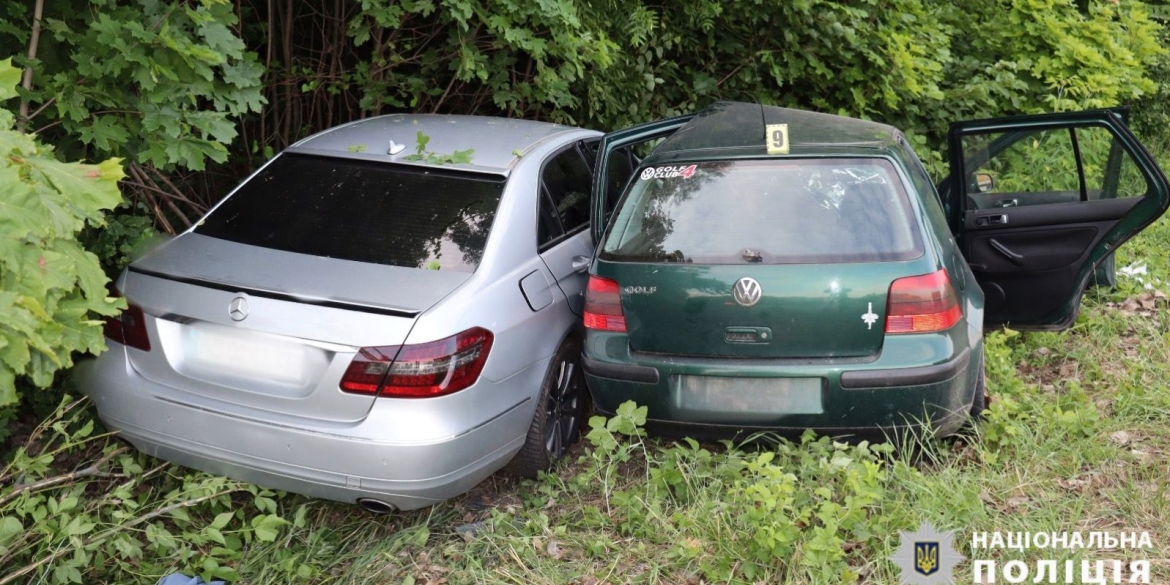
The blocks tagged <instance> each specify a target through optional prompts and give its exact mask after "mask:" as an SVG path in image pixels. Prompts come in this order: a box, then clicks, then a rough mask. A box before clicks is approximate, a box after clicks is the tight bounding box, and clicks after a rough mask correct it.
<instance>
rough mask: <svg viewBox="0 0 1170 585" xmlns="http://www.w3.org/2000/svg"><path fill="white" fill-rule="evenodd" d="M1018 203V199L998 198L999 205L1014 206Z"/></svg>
mask: <svg viewBox="0 0 1170 585" xmlns="http://www.w3.org/2000/svg"><path fill="white" fill-rule="evenodd" d="M1019 204H1020V200H1019V199H1000V200H999V206H1000V207H1016V206H1018V205H1019Z"/></svg>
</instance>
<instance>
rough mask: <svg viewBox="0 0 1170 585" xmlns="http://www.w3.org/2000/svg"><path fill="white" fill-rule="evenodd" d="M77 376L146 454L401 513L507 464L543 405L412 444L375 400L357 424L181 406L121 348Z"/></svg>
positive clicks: (522, 405)
mask: <svg viewBox="0 0 1170 585" xmlns="http://www.w3.org/2000/svg"><path fill="white" fill-rule="evenodd" d="M541 365H542V364H536V366H541ZM76 378H77V381H78V384H79V386H80V387H81V388H82V390H83V391H84V392H85V393H86V394H87V395H89V396H90V397H91V398H92V399H93V400H94V404H95V405H96V407H97V410H98V414H99V416H100V417H101V419H102V421H103V422H104V423H105V424H106V426H107V427H109V428H110V429H111V430H114V431H118V433H119V436H121V437H123V438H125V439H126V440H128V441H129V442H130V443H132V444H133V445H134V446H135V447H137V448H138V449H140V450H142V451H143V452H145V453H148V454H150V455H153V456H156V457H160V458H162V459H166V460H168V461H173V462H175V463H178V464H180V465H183V466H186V467H191V468H194V469H200V470H203V471H207V472H210V473H216V474H220V475H224V476H227V477H231V478H233V479H237V480H240V481H247V482H251V483H256V484H259V485H262V486H265V487H270V488H274V489H281V490H287V491H291V492H296V493H300V494H305V495H309V496H314V497H319V498H325V499H330V500H336V501H341V502H347V503H354V502H356V501H357V500H358V499H361V498H372V499H376V500H380V501H383V502H386V503H388V504H390V505H392V506H394V507H396V508H398V509H400V510H411V509H417V508H422V507H426V506H429V505H431V504H435V503H437V502H440V501H443V500H446V499H449V498H451V497H454V496H457V495H460V494H462V493H464V492H466V491H468V490H469V489H471V488H472V487H474V486H475V485H476V484H478V483H479V482H481V481H483V480H484V479H485V478H487V477H488V476H489V475H491V474H492V473H494V472H495V471H497V470H498V469H500V468H501V467H503V466H504V465H505V464H507V462H508V461H509V460H511V458H512V457H513V456H514V455H515V454H516V452H517V451H519V449H520V447H521V446H522V445H523V442H524V436H525V433H526V432H527V429H528V426H529V424H530V423H531V420H532V415H533V411H534V408H535V405H534V401H533V400H531V399H525V400H522V401H521V402H519V403H517V404H514V405H511V406H510V407H508V408H506V409H504V410H503V411H502V412H497V413H493V414H486V415H485V416H484V418H483V420H480V421H478V422H477V423H476V424H472V425H469V426H468V427H467V428H465V429H462V430H459V431H457V432H455V433H452V434H451V436H448V437H442V438H437V439H434V438H432V439H428V440H427V441H426V442H411V440H410V437H409V436H403V435H404V433H403V431H402V430H401V429H395V428H393V427H392V426H389V425H386V424H385V422H386V417H383V416H380V413H379V412H378V411H379V409H383V408H392V405H390V404H384V403H383V402H388V401H375V403H374V406H373V407H372V408H371V411H370V413H369V415H367V416H366V417H365V418H364V419H363V420H361V421H358V422H355V423H350V424H345V425H339V424H330V425H319V426H310V425H308V424H300V425H297V424H276V423H273V422H271V421H261V420H253V419H250V418H244V417H240V416H234V415H231V414H227V413H224V412H217V411H214V410H210V409H207V408H201V407H198V406H196V405H193V404H184V403H182V402H180V401H176V400H173V399H172V397H173V390H171V392H170V393H168V392H167V391H166V390H168V389H165V388H162V387H159V386H158V385H157V384H154V383H153V382H150V381H148V380H146V379H144V378H143V377H142V376H140V375H138V374H137V373H136V372H135V371H134V370H133V368H131V367H130V366H129V364H127V362H126V359H125V356H124V353H123V352H121V351H117V350H113V351H110V352H109V353H107V354H104V355H102V356H101V357H99V358H97V359H96V360H91V361H89V362H85V363H83V364H80V365H79V366H78V368H77V370H76ZM420 422H425V421H420ZM363 427H365V428H363ZM371 427H373V428H371ZM372 436H373V437H378V436H380V437H381V438H380V439H371V438H370V437H372Z"/></svg>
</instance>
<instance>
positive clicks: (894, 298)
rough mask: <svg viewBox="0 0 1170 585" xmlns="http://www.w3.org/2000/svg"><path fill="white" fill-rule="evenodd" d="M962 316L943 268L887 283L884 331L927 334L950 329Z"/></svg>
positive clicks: (957, 300)
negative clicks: (888, 293)
mask: <svg viewBox="0 0 1170 585" xmlns="http://www.w3.org/2000/svg"><path fill="white" fill-rule="evenodd" d="M962 317H963V308H962V307H961V306H960V305H959V298H958V295H956V294H955V289H954V287H953V286H951V279H950V277H948V276H947V271H946V269H945V268H943V269H939V270H938V271H937V272H932V273H930V274H923V275H922V276H911V277H907V278H899V279H898V280H895V281H894V282H893V284H891V285H890V296H889V301H888V303H887V305H886V333H929V332H932V331H944V330H946V329H950V328H951V327H952V326H953V325H954V324H955V323H958V322H959V319H961V318H962Z"/></svg>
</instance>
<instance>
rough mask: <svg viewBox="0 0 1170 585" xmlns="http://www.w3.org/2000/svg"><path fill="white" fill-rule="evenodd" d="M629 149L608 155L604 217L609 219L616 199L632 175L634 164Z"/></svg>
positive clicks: (622, 149)
mask: <svg viewBox="0 0 1170 585" xmlns="http://www.w3.org/2000/svg"><path fill="white" fill-rule="evenodd" d="M630 158H631V157H630V149H629V148H620V149H618V150H615V151H613V152H610V153H609V167H608V168H609V172H608V173H606V176H605V215H606V217H609V214H610V213H613V208H614V207H615V206H616V205H617V202H618V199H620V198H621V196H622V189H625V187H626V183H629V182H630V177H631V176H633V174H634V162H633V161H632V160H630Z"/></svg>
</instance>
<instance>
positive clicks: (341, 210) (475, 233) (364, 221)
mask: <svg viewBox="0 0 1170 585" xmlns="http://www.w3.org/2000/svg"><path fill="white" fill-rule="evenodd" d="M503 191H504V177H500V176H494V175H484V174H479V173H465V172H458V171H445V170H435V169H426V168H421V167H412V166H408V165H395V164H388V163H379V162H374V161H363V160H353V159H345V158H330V157H321V156H311V155H304V154H293V153H288V154H282V155H281V156H280V157H279V158H277V159H276V160H274V161H272V163H271V164H269V165H268V166H267V167H264V169H263V170H261V171H260V172H259V173H258V174H257V175H256V176H254V177H252V178H251V179H250V180H249V181H247V182H246V183H244V184H243V185H241V186H240V188H239V189H238V190H237V191H236V192H235V193H234V194H232V196H231V197H229V198H228V199H227V200H226V201H224V202H223V204H222V205H220V206H219V207H217V208H216V209H215V210H214V211H213V212H212V213H211V214H210V215H209V216H207V218H206V219H205V220H204V221H203V222H201V223H200V225H199V227H197V228H196V229H195V233H197V234H203V235H205V236H210V237H213V238H220V239H224V240H230V241H233V242H239V243H241V244H250V245H253V246H261V247H264V248H273V249H277V250H284V251H287V252H296V253H299V254H311V255H313V256H325V257H329V258H340V259H343V260H355V261H358V262H370V263H374V264H388V265H391V266H405V267H411V268H427V269H431V270H453V271H458V272H473V271H475V267H476V266H477V265H479V262H480V260H481V259H482V257H483V249H484V245H485V244H486V243H487V237H488V233H489V232H490V230H491V227H492V220H493V219H494V218H495V215H496V208H497V207H498V206H499V203H500V196H501V194H502V193H503Z"/></svg>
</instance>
